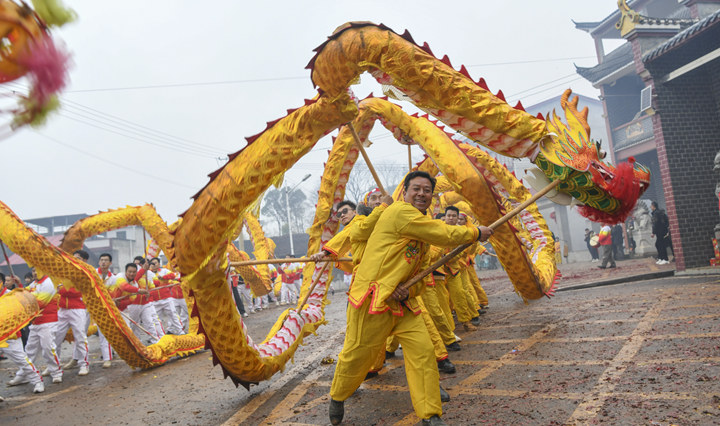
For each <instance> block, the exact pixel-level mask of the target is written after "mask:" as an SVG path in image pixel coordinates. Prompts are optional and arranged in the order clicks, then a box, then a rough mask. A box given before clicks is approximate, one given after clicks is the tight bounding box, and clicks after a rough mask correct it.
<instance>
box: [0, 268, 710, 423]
mask: <svg viewBox="0 0 720 426" xmlns="http://www.w3.org/2000/svg"><path fill="white" fill-rule="evenodd" d="M501 281H502V280H492V279H490V280H487V282H486V283H485V289H486V291H487V292H488V295H489V297H490V310H489V312H488V313H487V314H486V315H484V316H483V317H482V324H481V327H480V329H479V330H478V331H476V332H472V333H465V332H462V331H461V328H459V329H458V330H456V333H457V334H458V335H459V336H461V337H462V339H463V340H462V342H461V343H460V344H461V346H462V350H461V351H460V352H451V353H450V358H451V360H452V362H453V363H455V365H456V366H457V373H456V374H452V375H447V374H441V384H442V386H443V387H444V388H445V389H447V390H448V392H449V393H450V394H451V396H452V400H451V401H450V402H449V403H445V404H444V406H443V408H444V411H445V414H444V415H443V419H444V420H445V421H446V422H447V423H448V424H463V425H465V424H486V423H487V424H568V425H572V424H577V425H580V424H595V423H602V424H656V425H670V424H677V425H684V424H720V385H719V384H718V380H719V379H720V339H719V338H720V284H719V283H720V276H717V275H710V276H699V277H698V276H687V277H667V278H660V279H653V280H644V281H635V282H632V283H628V284H616V285H611V286H600V287H592V288H586V289H576V290H570V291H562V292H558V293H557V295H556V296H555V297H553V298H552V299H542V300H538V301H531V302H530V303H529V304H527V305H526V304H524V303H523V302H522V300H520V299H519V298H518V297H517V295H515V294H514V293H513V291H512V289H511V288H510V286H509V284H507V283H504V282H501ZM330 299H331V301H332V303H331V305H329V306H328V308H327V312H326V318H327V321H328V324H326V325H324V326H322V327H320V329H319V330H318V333H317V336H310V337H308V338H307V339H306V343H307V344H306V345H305V346H303V347H301V348H300V349H299V350H298V351H297V353H296V355H295V360H294V361H295V362H294V364H292V363H291V364H288V365H287V367H286V369H285V371H284V372H281V373H278V374H277V375H275V376H274V377H273V378H272V379H271V380H268V381H266V382H263V383H261V384H259V385H258V386H253V387H252V388H251V389H250V391H249V392H248V391H246V390H245V389H244V388H235V386H234V385H233V384H232V382H231V381H230V380H227V379H223V377H222V372H221V370H220V368H219V367H213V366H212V362H211V360H210V357H211V355H210V353H209V352H201V353H198V354H196V355H193V356H190V357H188V358H183V359H178V360H175V361H171V362H169V363H168V364H166V365H164V366H162V367H158V368H155V369H151V370H145V371H140V370H136V371H133V370H132V369H130V368H129V367H128V366H127V365H125V364H124V363H123V362H122V361H116V362H115V363H114V365H113V367H112V368H110V369H102V368H100V361H99V351H98V350H97V337H94V336H93V337H91V338H90V344H91V352H92V356H93V357H94V359H93V362H92V364H91V372H90V375H88V376H85V377H79V376H77V375H76V374H77V370H71V371H67V372H66V373H65V378H64V381H63V383H62V384H56V385H53V384H46V391H45V393H43V394H38V395H33V394H32V393H31V387H30V386H29V385H23V386H18V387H12V388H6V387H0V395H2V396H4V397H5V402H2V403H0V424H16V423H17V424H49V423H52V424H64V425H65V424H67V425H73V424H98V423H99V424H107V423H112V424H133V425H134V424H193V425H195V424H200V425H206V424H207V425H215V424H318V425H323V424H329V421H328V417H327V406H328V391H329V387H330V382H331V380H332V374H333V371H334V364H329V365H325V364H322V363H321V360H322V359H323V358H325V357H331V358H333V359H337V354H338V352H339V350H340V348H341V346H342V339H343V332H344V322H345V295H344V293H342V292H338V293H336V294H335V295H334V296H331V297H330ZM282 308H283V307H272V308H271V309H269V310H265V311H262V312H261V313H257V314H252V315H251V316H250V317H249V318H247V325H248V328H249V330H250V333H251V336H252V337H253V338H254V339H257V340H260V339H262V338H263V337H264V333H266V332H267V331H268V330H269V329H270V327H271V325H272V324H273V323H274V321H275V319H276V318H277V317H278V316H279V315H280V313H281V312H282ZM69 355H70V351H69V350H67V347H65V349H64V350H63V360H66V359H67V358H68V357H69ZM397 355H398V356H397V357H396V358H393V359H391V360H388V362H387V363H386V365H385V368H384V369H383V370H382V371H381V372H380V375H379V376H378V377H376V378H373V379H370V380H368V381H366V382H365V383H364V384H363V385H362V386H361V387H360V388H359V389H358V391H357V392H356V393H355V395H353V396H352V397H351V398H350V399H348V401H347V402H346V404H345V407H346V414H345V421H344V423H343V424H357V425H360V424H362V425H367V424H378V425H384V424H397V425H410V424H417V423H418V422H419V419H418V418H417V417H416V416H415V415H414V413H413V410H412V405H411V403H410V397H409V394H408V391H407V382H406V380H405V374H404V369H403V359H402V350H399V351H398V352H397ZM13 372H14V367H13V366H12V365H11V363H10V362H9V361H7V360H4V361H0V377H1V378H2V380H3V381H7V380H9V379H10V378H11V377H12V374H13Z"/></svg>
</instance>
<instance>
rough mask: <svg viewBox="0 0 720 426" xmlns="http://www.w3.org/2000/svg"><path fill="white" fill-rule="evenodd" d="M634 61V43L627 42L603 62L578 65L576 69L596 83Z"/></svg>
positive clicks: (609, 54) (608, 55)
mask: <svg viewBox="0 0 720 426" xmlns="http://www.w3.org/2000/svg"><path fill="white" fill-rule="evenodd" d="M632 61H633V54H632V45H631V44H630V43H625V44H623V45H621V46H620V47H618V48H617V49H615V50H613V51H612V52H610V53H608V54H607V55H606V56H605V59H604V60H603V62H602V63H601V64H597V65H595V66H594V67H588V68H585V67H578V66H577V65H576V66H575V69H576V71H577V73H578V74H580V75H581V76H582V77H583V78H585V79H586V80H588V81H589V82H591V83H596V82H598V81H600V80H602V79H603V78H604V77H606V76H608V75H610V74H611V73H613V72H615V71H617V70H618V69H620V68H621V67H623V66H625V65H627V64H629V63H631V62H632Z"/></svg>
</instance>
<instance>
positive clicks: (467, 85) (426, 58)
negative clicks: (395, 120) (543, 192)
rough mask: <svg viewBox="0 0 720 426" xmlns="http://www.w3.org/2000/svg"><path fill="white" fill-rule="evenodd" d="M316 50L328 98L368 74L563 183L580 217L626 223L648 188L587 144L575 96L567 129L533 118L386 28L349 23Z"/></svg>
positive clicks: (643, 177) (318, 75)
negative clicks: (610, 163) (527, 159)
mask: <svg viewBox="0 0 720 426" xmlns="http://www.w3.org/2000/svg"><path fill="white" fill-rule="evenodd" d="M316 51H317V54H316V55H315V57H314V58H313V59H312V60H311V61H310V63H309V64H308V68H310V69H311V70H312V79H313V82H314V83H315V84H316V85H317V86H318V88H319V90H320V92H321V93H323V94H324V96H330V97H332V96H337V95H338V94H340V93H342V92H343V91H344V90H345V88H346V87H347V86H348V85H349V84H351V83H352V82H353V81H355V79H357V77H358V76H359V75H360V74H361V73H362V72H365V71H368V72H370V73H371V74H372V75H373V76H374V77H375V78H376V80H377V81H378V82H379V83H380V84H383V85H385V86H389V87H390V89H389V90H387V91H386V92H387V93H388V94H390V95H392V96H395V97H397V98H399V99H403V100H408V101H410V102H412V103H413V104H414V105H415V106H417V107H418V108H420V109H421V110H423V111H425V112H427V113H428V114H430V115H432V116H434V117H436V118H438V119H439V120H441V121H443V122H444V123H446V124H447V125H448V126H450V127H452V128H453V129H455V130H456V131H458V132H460V133H462V134H463V135H465V136H467V137H468V138H470V139H472V140H473V141H475V142H477V143H479V144H481V145H483V146H485V147H487V148H489V149H491V150H493V151H495V152H497V153H499V154H502V155H506V156H509V157H513V158H522V157H528V158H529V159H530V160H531V161H533V162H535V164H537V165H538V166H539V167H540V169H541V170H542V171H543V172H544V173H545V175H546V177H547V179H550V180H556V179H561V180H562V181H563V183H562V184H560V186H559V188H558V190H559V191H562V192H564V193H566V194H568V195H569V196H571V197H574V198H576V199H578V200H579V201H580V202H582V203H584V204H585V208H582V209H580V210H579V211H580V212H581V213H582V214H584V215H585V216H586V217H589V218H590V219H592V220H598V221H600V220H602V221H605V222H610V223H618V222H622V221H624V220H625V218H626V217H627V215H628V214H629V213H630V211H632V208H633V207H634V205H635V202H636V201H637V198H638V197H639V195H640V194H642V192H643V191H644V190H645V189H647V187H648V185H649V182H650V180H649V172H648V170H647V168H645V167H642V166H640V165H639V164H630V165H629V166H624V167H620V166H618V168H615V167H613V166H611V165H609V164H606V163H604V162H602V161H601V159H600V158H599V155H598V154H599V153H598V150H597V148H596V146H595V144H594V143H591V141H590V137H589V136H590V132H589V126H587V120H586V117H587V109H585V110H584V111H583V112H582V113H581V112H579V111H577V108H576V107H577V102H578V100H577V97H576V98H574V99H573V100H569V97H570V93H571V92H570V91H566V92H565V94H564V95H563V97H562V106H563V110H564V112H565V115H566V118H567V120H568V125H567V126H565V125H563V124H562V123H560V122H559V120H557V119H556V117H553V119H549V120H545V119H544V118H543V117H542V116H541V115H538V117H534V116H532V115H531V114H528V113H527V112H525V110H524V109H523V107H522V104H521V103H518V104H517V105H516V106H515V107H512V106H510V105H509V104H507V102H505V98H504V95H503V93H502V91H498V92H497V94H492V93H491V92H490V91H489V90H488V87H487V84H486V83H485V81H484V80H483V79H480V80H479V81H478V82H474V81H473V80H472V79H471V78H470V75H469V73H468V72H467V70H466V69H465V67H464V66H463V67H461V68H460V70H459V71H456V70H455V69H453V67H452V65H451V63H450V60H449V59H448V58H447V56H445V57H443V58H442V59H437V58H436V57H435V56H433V54H432V51H431V50H430V48H429V47H428V45H427V43H426V44H424V45H423V46H418V45H417V44H415V42H414V40H413V39H412V37H411V36H410V34H409V33H408V32H405V33H404V34H402V35H398V34H396V33H395V32H393V31H392V30H391V29H389V28H387V27H385V26H383V25H375V24H370V23H349V24H345V25H343V26H341V27H339V28H338V29H337V30H336V31H335V33H334V34H333V35H332V36H330V37H329V39H328V40H327V41H326V42H325V43H323V44H322V45H321V46H319V47H318V48H317V49H316ZM553 116H555V114H554V113H553ZM566 181H567V183H566ZM627 187H632V189H631V190H629V191H628V190H626V189H625V188H627Z"/></svg>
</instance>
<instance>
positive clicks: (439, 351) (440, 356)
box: [418, 289, 448, 361]
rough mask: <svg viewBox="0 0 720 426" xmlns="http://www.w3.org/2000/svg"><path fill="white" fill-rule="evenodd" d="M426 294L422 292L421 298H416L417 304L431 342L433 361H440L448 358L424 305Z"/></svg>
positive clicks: (443, 344)
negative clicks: (433, 354)
mask: <svg viewBox="0 0 720 426" xmlns="http://www.w3.org/2000/svg"><path fill="white" fill-rule="evenodd" d="M426 294H427V289H426V290H425V292H423V294H422V296H421V297H418V302H419V304H420V308H421V309H422V317H423V322H424V323H425V327H427V330H428V334H429V335H430V341H432V344H433V351H434V352H435V360H437V361H442V360H444V359H445V358H447V357H448V353H447V348H445V343H443V340H442V337H441V336H440V333H439V332H438V329H437V327H435V323H434V322H433V320H432V317H431V316H430V314H429V313H428V310H427V305H426V304H425V299H424V297H425V295H426Z"/></svg>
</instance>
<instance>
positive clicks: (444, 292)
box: [435, 276, 455, 336]
mask: <svg viewBox="0 0 720 426" xmlns="http://www.w3.org/2000/svg"><path fill="white" fill-rule="evenodd" d="M435 294H436V295H437V299H438V303H439V304H440V307H441V308H442V310H443V313H444V314H445V317H446V318H447V323H448V324H449V325H450V331H453V330H455V319H454V318H453V315H452V308H451V307H450V293H449V292H448V289H447V284H446V282H445V278H444V277H440V276H436V277H435ZM453 336H454V333H453Z"/></svg>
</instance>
